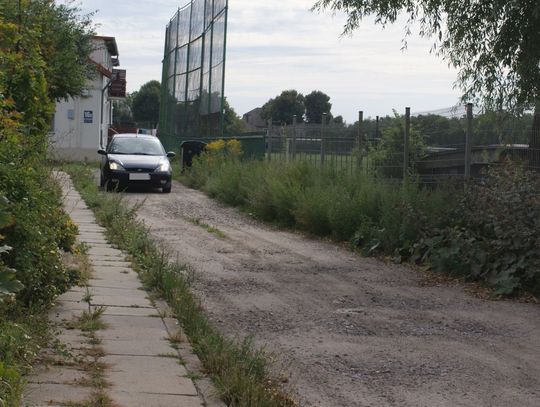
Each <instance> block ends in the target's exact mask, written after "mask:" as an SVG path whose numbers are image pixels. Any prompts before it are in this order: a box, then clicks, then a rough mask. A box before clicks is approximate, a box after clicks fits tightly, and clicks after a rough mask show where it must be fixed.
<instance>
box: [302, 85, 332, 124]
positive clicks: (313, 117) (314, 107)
mask: <svg viewBox="0 0 540 407" xmlns="http://www.w3.org/2000/svg"><path fill="white" fill-rule="evenodd" d="M304 104H305V106H306V121H307V122H308V123H321V122H322V115H323V113H326V114H327V115H330V109H331V108H332V103H330V96H328V95H327V94H326V93H324V92H321V91H320V90H314V91H313V92H311V93H310V94H309V95H306V97H305V102H304Z"/></svg>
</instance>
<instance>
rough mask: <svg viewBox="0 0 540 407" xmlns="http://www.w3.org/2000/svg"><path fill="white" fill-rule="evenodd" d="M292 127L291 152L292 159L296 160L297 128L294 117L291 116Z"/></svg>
mask: <svg viewBox="0 0 540 407" xmlns="http://www.w3.org/2000/svg"><path fill="white" fill-rule="evenodd" d="M292 125H293V134H292V146H291V150H292V159H293V160H295V159H296V130H297V129H296V127H297V118H296V115H294V116H293V119H292Z"/></svg>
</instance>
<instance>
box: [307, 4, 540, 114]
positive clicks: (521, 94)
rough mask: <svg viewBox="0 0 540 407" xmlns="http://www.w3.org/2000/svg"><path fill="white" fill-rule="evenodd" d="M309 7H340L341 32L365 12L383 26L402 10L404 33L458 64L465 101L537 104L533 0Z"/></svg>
mask: <svg viewBox="0 0 540 407" xmlns="http://www.w3.org/2000/svg"><path fill="white" fill-rule="evenodd" d="M313 9H314V10H324V9H331V10H334V11H337V10H340V11H344V12H345V13H346V14H347V16H348V18H347V22H346V24H345V27H344V31H345V33H350V32H352V31H353V30H354V29H356V28H357V27H358V26H359V25H360V23H361V21H362V19H363V18H364V17H366V16H374V17H375V21H376V23H378V24H381V25H383V26H385V25H387V24H391V23H394V22H395V21H396V20H397V18H398V17H399V16H400V15H402V14H406V15H407V16H408V17H409V18H408V21H407V25H406V27H405V32H406V33H407V34H408V33H410V32H411V31H412V29H413V27H415V24H419V33H420V34H421V35H423V36H425V37H430V38H433V39H434V44H433V49H434V50H435V51H436V52H437V53H438V54H439V55H440V56H441V57H442V58H444V59H445V60H446V61H448V62H449V63H450V64H451V65H453V66H454V67H456V68H457V69H458V78H457V83H458V85H459V86H460V87H461V89H462V91H463V99H464V100H466V101H477V102H478V101H481V102H483V104H484V106H485V107H487V108H490V109H492V110H501V109H503V108H507V109H514V110H517V111H522V110H523V109H526V108H531V107H534V106H536V108H537V109H538V107H540V3H539V2H538V1H536V0H519V1H507V0H477V1H461V0H459V1H458V0H317V2H316V3H315V5H314V7H313Z"/></svg>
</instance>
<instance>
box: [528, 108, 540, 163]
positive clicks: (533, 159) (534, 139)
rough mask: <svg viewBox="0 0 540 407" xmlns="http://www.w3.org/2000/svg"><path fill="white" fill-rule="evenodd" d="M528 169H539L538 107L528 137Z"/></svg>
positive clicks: (539, 136) (539, 116)
mask: <svg viewBox="0 0 540 407" xmlns="http://www.w3.org/2000/svg"><path fill="white" fill-rule="evenodd" d="M529 168H530V169H531V170H539V169H540V106H537V107H536V108H535V110H534V114H533V124H532V129H531V133H530V135H529Z"/></svg>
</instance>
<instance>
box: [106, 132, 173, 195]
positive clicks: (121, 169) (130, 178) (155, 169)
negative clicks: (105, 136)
mask: <svg viewBox="0 0 540 407" xmlns="http://www.w3.org/2000/svg"><path fill="white" fill-rule="evenodd" d="M98 153H99V154H101V155H102V156H103V158H102V160H101V166H100V168H101V175H100V185H101V186H102V187H106V188H107V190H108V191H111V190H114V189H117V190H123V189H126V188H127V187H129V186H133V185H147V186H150V187H154V188H161V190H162V191H163V192H165V193H167V192H171V179H172V170H171V164H170V162H169V158H172V157H174V156H175V154H174V153H173V152H168V153H167V152H165V149H164V148H163V146H162V145H161V142H160V141H159V139H158V138H157V137H154V136H149V135H143V134H117V135H115V136H114V137H113V138H112V140H111V142H110V143H109V145H108V147H107V149H106V150H102V149H100V150H98Z"/></svg>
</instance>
